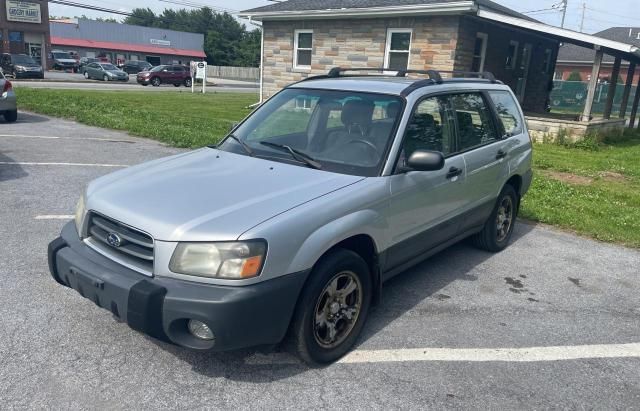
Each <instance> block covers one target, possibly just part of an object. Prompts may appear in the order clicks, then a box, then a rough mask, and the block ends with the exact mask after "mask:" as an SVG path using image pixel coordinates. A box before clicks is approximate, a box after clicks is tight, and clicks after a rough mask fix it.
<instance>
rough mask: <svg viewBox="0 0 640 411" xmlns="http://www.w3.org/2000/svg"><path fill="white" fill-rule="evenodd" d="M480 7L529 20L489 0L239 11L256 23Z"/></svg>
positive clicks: (305, 0) (319, 3) (386, 0)
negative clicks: (330, 16) (284, 18)
mask: <svg viewBox="0 0 640 411" xmlns="http://www.w3.org/2000/svg"><path fill="white" fill-rule="evenodd" d="M478 6H483V7H485V8H487V9H491V10H494V11H497V12H500V13H503V14H506V15H511V16H516V17H520V18H524V19H527V20H533V19H531V18H530V17H528V16H525V15H523V14H521V13H518V12H516V11H514V10H512V9H510V8H508V7H504V6H501V5H500V4H498V3H494V2H493V1H490V0H288V1H282V2H277V3H273V4H269V5H267V6H262V7H257V8H254V9H249V10H245V11H242V12H241V13H240V16H242V17H252V18H254V19H257V20H263V19H265V18H267V19H269V18H282V17H284V16H286V15H290V16H313V15H316V16H318V17H327V16H328V15H331V14H333V15H335V14H338V15H343V16H344V15H354V14H358V13H363V14H365V13H366V14H375V12H376V11H382V12H386V13H390V12H392V11H395V12H393V14H396V15H397V14H402V12H403V11H404V12H405V14H408V15H411V14H415V13H416V12H420V11H424V12H428V11H439V10H442V9H448V10H450V11H453V12H454V11H468V10H471V9H473V8H477V7H478Z"/></svg>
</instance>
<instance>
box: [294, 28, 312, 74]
mask: <svg viewBox="0 0 640 411" xmlns="http://www.w3.org/2000/svg"><path fill="white" fill-rule="evenodd" d="M293 43H294V44H293V49H294V54H293V67H295V68H299V69H307V70H308V69H310V68H311V54H312V47H313V30H296V31H295V37H294V39H293Z"/></svg>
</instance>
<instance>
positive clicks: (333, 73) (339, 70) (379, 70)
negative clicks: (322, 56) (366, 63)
mask: <svg viewBox="0 0 640 411" xmlns="http://www.w3.org/2000/svg"><path fill="white" fill-rule="evenodd" d="M347 71H375V72H377V73H384V72H385V71H391V70H389V69H388V68H384V67H356V68H350V67H334V68H332V69H331V70H329V73H327V77H330V78H331V77H340V74H342V73H344V72H347Z"/></svg>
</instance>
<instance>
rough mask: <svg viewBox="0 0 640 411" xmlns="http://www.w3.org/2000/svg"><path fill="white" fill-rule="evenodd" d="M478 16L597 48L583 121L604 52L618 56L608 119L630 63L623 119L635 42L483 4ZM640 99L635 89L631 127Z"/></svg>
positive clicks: (639, 55)
mask: <svg viewBox="0 0 640 411" xmlns="http://www.w3.org/2000/svg"><path fill="white" fill-rule="evenodd" d="M477 16H478V17H479V18H481V19H485V20H491V21H493V22H495V23H499V24H504V25H507V26H511V27H516V28H519V29H521V30H525V31H530V32H536V33H538V34H540V35H543V36H544V37H547V38H549V37H551V38H554V39H555V40H558V41H561V42H563V43H570V44H575V45H577V46H580V47H586V48H590V49H594V50H596V56H595V59H594V62H593V69H592V72H591V79H590V80H589V88H588V93H587V100H586V102H585V107H584V112H583V113H582V121H589V120H590V119H591V113H592V109H593V101H594V98H595V95H596V87H597V85H598V77H599V75H600V67H601V65H602V58H603V55H604V54H605V53H606V54H609V55H611V56H614V57H615V62H614V66H613V73H612V75H611V81H610V83H609V92H608V94H607V103H606V105H605V112H604V118H605V119H609V118H610V116H611V109H612V106H613V99H614V95H615V90H616V85H617V82H618V74H619V73H620V65H621V62H622V60H626V61H628V62H629V63H630V64H629V75H628V76H627V81H626V84H625V88H624V94H623V96H622V97H623V98H622V106H621V109H620V118H624V116H625V113H626V111H627V104H628V102H629V94H630V91H631V85H632V82H633V76H634V74H635V70H636V65H637V64H638V63H640V48H638V47H637V46H635V45H633V44H627V43H622V42H618V41H613V40H609V39H604V38H602V37H598V36H592V35H590V34H584V33H580V32H577V31H573V30H567V29H564V28H559V27H555V26H550V25H548V24H544V23H540V22H538V21H535V20H528V19H523V18H519V17H514V16H507V15H504V14H501V13H496V12H493V11H490V10H487V9H485V8H483V7H479V8H478V12H477ZM639 102H640V92H636V94H635V97H634V101H633V108H632V110H631V119H630V120H631V121H630V127H633V125H634V124H635V117H636V113H637V111H638V103H639Z"/></svg>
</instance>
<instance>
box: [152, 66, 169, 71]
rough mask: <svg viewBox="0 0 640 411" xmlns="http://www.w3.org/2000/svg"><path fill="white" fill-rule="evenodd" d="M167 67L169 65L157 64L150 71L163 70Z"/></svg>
mask: <svg viewBox="0 0 640 411" xmlns="http://www.w3.org/2000/svg"><path fill="white" fill-rule="evenodd" d="M165 68H167V66H155V67H154V68H152V69H151V70H149V71H162V69H165Z"/></svg>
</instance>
